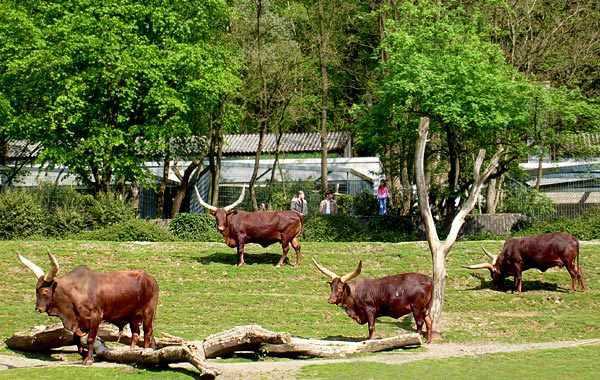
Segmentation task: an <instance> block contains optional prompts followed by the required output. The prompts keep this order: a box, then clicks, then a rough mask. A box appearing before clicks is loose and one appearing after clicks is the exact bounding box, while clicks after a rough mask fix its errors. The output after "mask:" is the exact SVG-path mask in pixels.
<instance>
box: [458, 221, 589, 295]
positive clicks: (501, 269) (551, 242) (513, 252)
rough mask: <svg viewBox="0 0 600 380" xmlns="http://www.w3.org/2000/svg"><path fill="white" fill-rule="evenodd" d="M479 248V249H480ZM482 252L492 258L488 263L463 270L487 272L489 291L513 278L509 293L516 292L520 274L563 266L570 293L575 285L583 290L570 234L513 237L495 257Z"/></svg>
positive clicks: (576, 246)
mask: <svg viewBox="0 0 600 380" xmlns="http://www.w3.org/2000/svg"><path fill="white" fill-rule="evenodd" d="M482 248H483V247H482ZM483 251H484V252H485V254H486V255H487V256H489V257H490V259H492V263H491V264H490V263H482V264H475V265H463V268H467V269H489V271H490V273H491V275H492V280H493V283H494V285H493V288H494V289H498V288H500V287H501V286H502V285H503V284H504V280H505V279H506V277H509V276H514V279H515V281H514V284H513V287H512V289H511V292H520V291H521V290H522V287H523V279H522V273H523V271H526V270H528V269H532V268H536V269H539V270H541V271H542V272H545V271H546V270H547V269H549V268H552V267H562V266H565V267H566V268H567V270H568V271H569V274H570V275H571V280H572V281H571V282H572V283H571V291H572V292H574V291H575V290H577V282H579V284H580V285H581V290H585V284H584V281H583V274H582V273H581V269H580V268H579V242H578V241H577V239H576V238H575V237H574V236H573V235H569V234H566V233H563V232H555V233H548V234H540V235H533V236H527V237H513V238H510V239H508V240H507V241H506V242H505V243H504V248H503V249H502V252H500V255H499V256H495V255H493V254H491V253H490V252H488V251H487V250H486V249H485V248H483Z"/></svg>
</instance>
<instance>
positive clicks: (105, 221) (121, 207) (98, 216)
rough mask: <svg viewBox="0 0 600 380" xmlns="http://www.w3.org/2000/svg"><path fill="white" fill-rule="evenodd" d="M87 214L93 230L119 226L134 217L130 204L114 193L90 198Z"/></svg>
mask: <svg viewBox="0 0 600 380" xmlns="http://www.w3.org/2000/svg"><path fill="white" fill-rule="evenodd" d="M88 212H89V214H90V218H91V223H92V225H93V227H94V228H98V227H107V226H111V225H113V224H119V223H122V222H124V221H126V220H129V219H133V218H135V217H136V215H135V213H134V210H133V207H131V204H130V203H129V202H128V201H126V200H125V199H124V198H123V197H120V196H118V195H116V194H114V193H108V194H100V195H98V196H97V197H96V198H91V199H90V205H89V209H88Z"/></svg>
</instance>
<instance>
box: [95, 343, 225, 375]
mask: <svg viewBox="0 0 600 380" xmlns="http://www.w3.org/2000/svg"><path fill="white" fill-rule="evenodd" d="M94 353H95V355H96V358H97V359H100V360H104V361H109V362H114V363H137V364H144V365H164V364H172V363H183V362H187V363H190V364H191V365H193V366H194V367H195V368H196V369H197V370H198V371H200V379H202V380H212V379H214V378H216V377H217V376H218V375H220V374H221V371H220V370H219V369H217V368H215V367H213V366H211V365H210V364H208V363H207V362H206V361H205V360H204V350H203V349H202V347H198V346H196V345H194V344H189V343H188V344H184V345H178V346H168V347H163V348H160V349H158V350H152V349H143V348H134V349H130V348H127V349H122V348H120V349H112V348H109V347H107V346H106V345H105V344H104V342H102V340H101V339H96V342H95V344H94Z"/></svg>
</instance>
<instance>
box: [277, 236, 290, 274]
mask: <svg viewBox="0 0 600 380" xmlns="http://www.w3.org/2000/svg"><path fill="white" fill-rule="evenodd" d="M281 248H282V249H283V254H282V255H281V258H280V259H279V262H278V263H277V265H275V266H276V267H277V268H281V267H282V266H283V263H284V262H285V258H286V257H287V254H288V251H289V250H290V242H289V241H288V240H287V239H286V238H285V237H282V238H281Z"/></svg>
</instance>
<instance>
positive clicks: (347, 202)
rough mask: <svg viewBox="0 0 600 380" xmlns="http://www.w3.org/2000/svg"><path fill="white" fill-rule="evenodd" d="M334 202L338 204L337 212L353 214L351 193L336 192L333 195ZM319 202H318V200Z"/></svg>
mask: <svg viewBox="0 0 600 380" xmlns="http://www.w3.org/2000/svg"><path fill="white" fill-rule="evenodd" d="M335 202H336V203H337V205H338V212H339V213H340V214H342V215H352V214H354V209H353V203H354V202H353V198H352V195H348V194H338V195H337V196H336V197H335ZM319 203H320V202H319Z"/></svg>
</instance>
